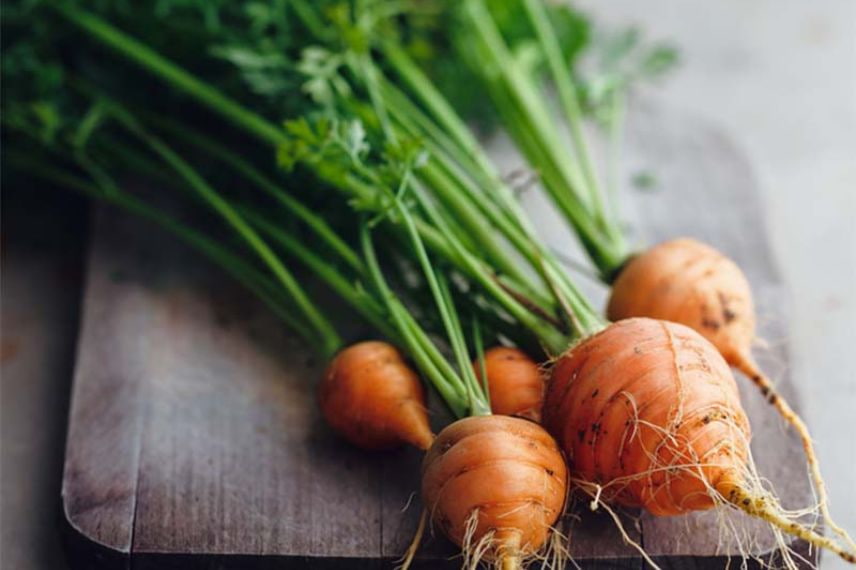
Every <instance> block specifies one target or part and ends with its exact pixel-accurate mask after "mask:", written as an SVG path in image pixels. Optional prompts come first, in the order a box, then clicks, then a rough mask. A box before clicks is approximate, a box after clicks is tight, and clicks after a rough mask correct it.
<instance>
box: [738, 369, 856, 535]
mask: <svg viewBox="0 0 856 570" xmlns="http://www.w3.org/2000/svg"><path fill="white" fill-rule="evenodd" d="M735 366H736V368H737V369H738V370H740V372H742V373H743V374H745V375H746V376H747V377H748V378H749V379H750V380H752V382H753V383H754V384H755V386H757V387H758V389H759V390H760V391H761V394H763V395H764V397H765V398H766V399H767V401H768V402H769V403H770V404H771V405H772V406H773V407H774V408H776V410H777V411H778V412H779V414H780V415H781V416H782V417H783V418H784V419H785V421H786V422H788V423H789V424H790V425H791V426H793V428H794V429H795V430H796V432H797V435H799V438H800V440H801V441H802V446H803V451H804V452H805V457H806V462H807V463H808V468H809V472H810V473H811V480H812V483H813V484H814V488H815V491H816V492H817V499H818V508H819V509H820V514H821V516H822V517H823V520H824V522H825V523H826V525H827V526H828V527H829V529H830V530H831V531H832V532H834V533H835V534H837V535H838V536H839V537H840V538H841V539H842V540H843V541H844V542H845V544H846V545H847V547H848V548H849V549H850V550H852V551H854V552H856V542H853V539H852V538H850V535H849V534H847V531H845V530H844V529H843V528H841V527H840V526H839V525H837V524H835V521H834V520H833V519H832V514H831V513H830V512H829V499H828V495H827V493H826V484H825V483H824V481H823V476H822V475H821V474H820V464H819V462H818V460H817V454H816V453H815V451H814V443H813V442H812V440H811V434H810V433H809V431H808V427H807V426H806V425H805V422H803V420H802V418H800V417H799V415H798V414H797V413H796V412H795V411H794V410H793V409H792V408H791V406H790V405H789V404H788V402H787V401H786V400H785V399H784V398H782V396H781V395H780V394H779V393H778V392H777V391H776V388H775V386H773V383H772V382H771V381H770V379H769V378H768V377H767V376H766V375H765V374H764V373H763V372H761V369H760V368H759V367H758V365H757V364H756V363H755V361H754V360H753V359H752V357H751V356H749V355H746V354H741V355H738V359H737V361H736V362H735Z"/></svg>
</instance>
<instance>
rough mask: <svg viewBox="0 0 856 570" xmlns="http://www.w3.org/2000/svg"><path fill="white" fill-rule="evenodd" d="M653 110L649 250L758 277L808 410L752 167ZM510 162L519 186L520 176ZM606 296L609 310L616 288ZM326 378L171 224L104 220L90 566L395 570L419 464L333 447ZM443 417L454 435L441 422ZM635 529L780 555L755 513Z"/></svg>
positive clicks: (693, 557) (591, 551)
mask: <svg viewBox="0 0 856 570" xmlns="http://www.w3.org/2000/svg"><path fill="white" fill-rule="evenodd" d="M642 107H643V108H641V109H640V110H639V112H637V113H634V114H633V116H634V119H633V122H632V124H631V127H630V131H629V134H628V141H629V142H628V144H629V153H628V157H627V161H626V164H627V169H628V173H633V172H637V171H642V170H645V171H650V172H653V173H655V174H656V177H657V178H656V182H655V183H654V185H653V186H652V187H650V188H648V189H647V190H645V191H641V190H638V189H637V190H634V189H627V190H626V194H627V195H626V196H624V197H623V198H622V200H623V204H624V206H625V209H626V211H625V212H624V217H625V218H627V219H629V220H630V227H629V229H628V231H629V232H630V235H631V236H633V238H634V239H636V240H638V241H639V243H640V244H644V243H654V242H656V241H659V240H662V239H667V238H669V237H675V236H683V235H688V236H695V237H698V238H701V239H703V240H705V241H707V242H710V243H712V244H713V245H715V246H716V247H718V248H720V249H721V250H722V251H724V252H726V253H727V254H728V255H730V256H731V257H733V258H734V259H735V260H736V261H737V262H738V263H739V264H740V265H741V266H742V267H743V268H745V270H746V272H747V274H748V276H749V279H750V281H751V282H752V286H753V288H754V291H755V293H756V296H757V299H758V305H759V307H758V311H759V315H760V317H761V318H760V325H761V330H760V334H761V337H762V338H764V339H766V340H767V341H768V347H767V348H765V349H763V350H759V351H758V357H759V359H760V360H761V361H762V364H763V365H764V366H765V368H766V369H767V370H768V371H769V372H770V373H771V374H772V375H773V376H774V377H775V378H777V379H778V381H779V383H780V386H781V389H782V391H783V392H784V393H785V395H786V396H792V389H791V386H790V378H789V376H788V370H787V362H788V360H787V358H788V356H787V341H786V339H787V329H786V327H785V324H784V323H785V322H786V315H785V314H783V312H782V311H783V309H785V308H786V307H787V306H788V303H787V297H786V295H785V293H784V290H783V287H782V284H781V281H780V276H779V273H778V271H777V269H776V267H775V263H774V261H773V255H772V253H771V251H770V248H769V244H768V241H767V237H766V230H765V227H764V217H763V215H762V212H763V208H762V206H761V201H760V196H759V194H758V189H757V187H756V184H755V181H754V179H753V176H752V173H751V171H750V169H749V168H748V165H747V162H746V160H745V159H744V158H743V157H742V156H741V155H740V153H739V152H737V151H736V150H735V148H734V146H733V145H732V144H731V143H730V142H729V140H728V139H727V138H726V137H724V136H722V134H721V133H719V132H718V131H717V130H715V129H713V128H711V127H710V126H709V125H707V124H705V123H704V122H702V121H699V120H697V119H694V118H692V117H687V116H682V115H678V114H675V113H674V112H673V111H669V112H663V111H658V110H657V109H656V107H650V106H645V105H643V106H642ZM497 146H498V147H499V148H498V151H497V152H498V155H497V156H498V162H499V163H500V166H501V167H502V168H503V169H504V170H511V169H513V168H514V167H516V166H517V165H519V161H518V160H517V159H516V158H513V157H512V156H511V155H510V154H509V153H508V152H507V148H506V149H505V150H503V148H502V147H503V144H502V143H499V144H498V145H497ZM506 146H507V145H506ZM526 201H527V207H528V208H530V210H531V211H532V212H533V215H534V216H535V217H536V219H537V220H538V221H539V224H538V225H539V227H544V228H545V229H546V230H547V231H546V232H545V233H546V236H547V238H548V239H549V240H550V242H551V243H552V244H553V245H554V246H555V247H557V248H561V249H563V250H569V249H574V248H575V246H574V245H572V244H573V243H574V242H573V240H572V238H570V237H569V236H567V235H566V234H565V233H564V232H563V231H561V230H559V229H558V228H560V224H559V223H558V221H557V220H556V219H555V216H554V215H553V214H551V213H550V212H549V211H548V209H547V208H545V204H544V202H543V200H542V199H540V198H538V197H537V196H527V197H526ZM590 292H591V294H592V295H593V296H594V298H598V299H602V298H603V295H604V293H603V291H602V290H601V289H598V288H596V287H594V286H592V288H591V289H590ZM353 333H354V337H355V338H356V337H359V336H360V334H361V331H353ZM322 367H323V363H321V362H317V361H314V360H313V359H311V358H308V357H307V351H306V350H305V349H304V348H303V347H302V346H301V345H300V344H299V342H298V341H296V340H295V339H293V338H292V337H291V336H289V334H288V333H287V332H286V331H285V329H284V327H283V326H282V325H281V324H280V323H279V322H277V321H276V320H275V319H274V318H272V317H271V316H270V315H269V314H267V313H266V312H265V310H264V308H263V307H262V306H261V305H260V304H259V303H257V302H256V301H255V300H254V299H252V298H250V296H249V295H247V294H246V293H245V292H244V291H243V290H242V289H240V287H239V286H237V285H236V284H234V283H232V282H231V281H229V280H228V279H225V278H224V277H223V275H222V274H221V273H220V272H219V271H218V270H216V269H215V268H212V267H210V266H208V265H207V264H205V263H204V262H202V261H201V260H199V259H197V258H196V256H195V254H194V253H192V252H190V251H188V250H186V249H184V248H183V247H181V246H179V245H176V244H174V243H172V242H171V241H170V240H169V239H168V238H165V237H164V236H162V235H161V234H160V232H159V230H157V229H156V228H153V227H152V226H150V225H147V224H144V223H142V222H139V221H137V220H133V219H130V218H128V217H126V216H124V215H121V214H119V213H117V212H116V211H114V210H109V209H99V210H98V214H97V215H96V216H95V221H94V228H93V237H92V243H91V248H90V252H89V260H88V269H87V277H86V289H85V296H84V307H83V324H82V332H81V336H80V344H79V349H78V361H77V367H76V373H75V377H74V389H73V399H72V404H71V411H70V421H69V432H68V446H67V452H66V463H65V475H64V481H63V490H62V492H63V506H64V515H65V521H66V523H67V524H66V527H67V537H68V541H67V542H68V545H69V551H70V553H71V557H72V561H73V563H74V565H75V566H77V567H82V568H134V569H135V570H145V569H154V568H159V569H160V568H275V567H276V568H280V567H288V568H291V567H295V568H297V567H305V568H334V567H342V568H357V567H360V568H362V567H365V568H391V567H392V566H393V565H394V562H393V561H394V560H395V559H397V558H398V557H400V556H401V554H402V553H403V552H404V550H405V548H406V546H407V544H408V543H409V540H410V538H411V536H412V534H413V532H414V530H415V527H416V520H417V518H418V516H419V512H420V509H421V505H420V501H419V498H418V496H415V494H416V491H417V489H418V481H419V461H420V456H419V454H418V453H417V452H415V451H413V450H400V451H396V452H392V453H386V454H368V453H364V452H361V451H357V450H354V449H352V448H350V447H349V446H348V445H346V444H344V443H343V442H342V441H341V440H339V439H338V438H337V437H336V436H335V435H334V434H332V433H331V432H330V431H329V430H328V429H327V428H326V426H325V425H324V424H323V422H322V421H321V419H320V416H319V413H318V411H317V408H316V405H315V401H314V384H315V382H316V381H317V379H318V378H319V375H320V373H321V370H322ZM739 382H740V384H741V388H742V390H741V391H742V394H743V397H744V403H745V406H746V408H747V411H748V413H749V415H750V418H751V420H752V425H753V431H754V443H753V453H754V455H755V459H756V462H757V464H758V467H759V469H760V472H761V473H762V474H763V475H764V476H765V477H767V478H768V479H769V480H770V481H771V483H772V484H773V485H774V487H775V489H776V492H777V493H778V495H779V496H780V497H782V498H783V501H784V503H785V505H786V506H788V507H799V506H805V505H808V504H811V501H812V497H811V492H810V488H809V486H808V482H807V479H806V473H805V468H804V465H805V463H804V460H803V458H802V454H801V448H800V445H799V443H798V441H797V440H796V438H794V437H793V435H792V434H790V433H788V432H787V431H786V430H785V429H784V427H783V423H782V422H781V421H780V420H779V419H778V417H777V416H776V415H775V414H774V413H773V412H772V410H771V409H769V408H768V407H767V406H766V405H765V404H764V402H763V401H762V399H761V398H760V396H759V395H758V394H756V393H755V392H754V390H753V389H751V388H750V387H749V385H748V384H749V383H748V382H747V381H745V379H743V378H739ZM435 404H436V403H435ZM433 408H434V409H435V410H437V412H435V414H434V421H435V423H437V424H438V427H439V425H442V424H441V422H442V418H443V414H442V412H441V411H440V410H441V407H439V406H436V405H435V406H434V407H433ZM622 520H623V521H624V526H625V528H626V530H627V532H628V534H629V535H630V536H631V537H632V538H633V539H634V540H636V541H638V542H639V543H640V544H642V545H644V547H645V549H646V550H647V551H648V552H649V553H650V554H651V555H653V556H655V557H657V558H658V560H659V562H660V563H661V564H662V565H663V566H664V567H681V568H685V567H704V568H721V567H723V566H724V564H725V563H726V561H727V560H728V558H729V557H733V556H734V555H736V554H737V553H738V552H739V548H740V547H739V545H738V544H737V542H736V540H735V537H739V538H740V542H741V543H742V545H743V548H744V550H746V551H748V552H749V553H751V554H753V555H759V556H762V557H764V556H769V555H770V553H771V552H772V551H773V549H774V543H773V541H772V538H771V535H770V533H769V532H768V531H767V530H766V529H765V528H764V525H762V524H758V523H756V522H754V521H751V520H748V519H747V518H746V517H744V516H742V515H740V514H737V513H735V514H733V516H729V518H728V520H729V521H731V522H732V523H733V526H731V527H729V528H732V529H733V532H725V533H720V530H719V529H720V526H719V524H718V522H719V518H718V515H717V514H716V513H702V514H694V515H689V516H683V517H673V518H655V517H651V516H648V515H645V514H640V513H639V512H626V513H622ZM565 524H566V527H567V528H568V529H569V530H570V534H571V553H572V555H573V557H574V559H575V560H576V561H577V563H579V564H580V565H581V566H582V567H583V568H600V567H603V568H617V567H620V568H642V567H643V563H642V561H641V559H640V558H639V556H638V555H637V553H636V551H635V550H633V549H632V548H631V547H629V546H628V545H626V544H624V543H623V542H622V540H621V538H620V537H619V535H618V533H617V530H616V529H615V525H614V524H613V522H612V519H611V518H610V517H609V516H607V515H606V514H605V513H603V512H601V511H599V512H591V511H590V510H589V508H588V505H587V503H586V502H585V501H578V504H576V505H575V506H574V507H573V508H572V509H571V513H570V515H569V516H568V517H567V518H566V521H565ZM797 547H798V548H799V549H800V551H801V552H803V554H804V555H807V553H806V550H807V549H805V548H804V545H797ZM453 555H454V549H453V548H452V547H451V546H450V545H449V544H447V543H446V541H445V540H444V539H443V538H442V537H440V536H439V535H438V536H436V537H429V538H428V539H427V540H426V541H425V543H424V545H423V547H422V549H421V551H420V556H419V560H418V564H419V565H421V567H424V568H439V567H447V566H448V567H456V566H458V565H459V564H460V561H459V560H456V559H451V560H450V559H449V558H450V557H451V556H453ZM807 556H808V555H807Z"/></svg>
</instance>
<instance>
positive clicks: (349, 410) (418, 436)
mask: <svg viewBox="0 0 856 570" xmlns="http://www.w3.org/2000/svg"><path fill="white" fill-rule="evenodd" d="M318 401H319V404H320V407H321V412H322V414H323V415H324V418H325V419H326V420H327V423H328V424H329V425H330V426H331V427H332V428H333V429H334V430H336V431H337V432H338V433H339V434H340V435H342V436H343V437H344V438H345V439H347V440H348V441H350V442H351V443H353V444H354V445H356V446H358V447H361V448H363V449H368V450H384V449H391V448H394V447H398V446H400V445H402V444H404V443H409V444H411V445H413V446H415V447H417V448H419V449H423V450H424V449H428V447H430V446H431V443H432V441H433V440H434V435H433V433H432V432H431V428H430V426H429V424H428V413H427V411H426V407H425V392H424V390H423V388H422V384H421V383H420V381H419V377H418V376H417V374H416V373H415V372H414V371H413V369H412V368H410V366H408V365H407V363H406V362H405V360H404V357H403V356H402V354H401V352H399V351H398V349H397V348H395V347H394V346H392V345H391V344H388V343H385V342H380V341H365V342H360V343H357V344H354V345H351V346H349V347H347V348H345V349H344V350H342V351H341V352H339V353H338V354H337V355H336V356H335V358H333V360H332V362H330V365H329V366H328V367H327V370H326V372H325V373H324V378H323V380H322V381H321V384H320V386H319V388H318Z"/></svg>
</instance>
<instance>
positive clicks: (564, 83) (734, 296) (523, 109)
mask: <svg viewBox="0 0 856 570" xmlns="http://www.w3.org/2000/svg"><path fill="white" fill-rule="evenodd" d="M522 5H523V6H525V13H526V19H527V20H528V22H529V24H530V25H531V29H532V30H533V31H534V34H535V40H536V41H535V42H533V45H534V46H536V48H537V49H539V50H540V52H541V54H540V55H542V56H543V57H544V60H545V61H546V62H549V70H550V75H551V77H552V80H553V83H554V86H555V87H556V90H557V94H558V95H559V101H560V102H561V105H560V109H561V111H562V114H563V122H564V123H565V126H566V127H567V128H568V131H569V132H570V134H571V137H570V142H571V146H572V147H573V149H572V152H567V149H564V148H563V147H562V146H561V145H556V144H555V143H554V142H553V141H555V140H556V137H557V136H558V135H557V130H556V129H555V128H554V125H555V122H554V121H553V120H551V118H550V117H548V116H546V115H544V112H543V109H545V108H549V105H548V104H547V102H546V99H545V98H543V93H542V92H540V90H539V89H537V88H536V87H533V86H531V85H528V84H527V81H526V79H527V78H526V77H525V75H522V74H520V70H519V69H517V68H515V66H510V65H507V64H506V63H505V62H506V61H507V60H508V57H509V56H508V54H509V53H510V52H511V50H510V47H509V46H508V45H506V43H505V41H504V39H503V37H502V34H501V33H500V32H499V30H498V28H497V25H496V22H495V21H494V20H493V17H492V14H491V11H490V10H489V9H488V7H487V3H485V2H483V1H482V0H472V1H471V2H468V3H467V10H464V11H463V15H464V19H465V21H466V25H465V26H463V27H462V29H463V30H464V31H465V33H467V34H468V35H469V36H471V37H472V38H473V41H474V42H476V43H480V44H481V48H480V49H478V50H465V51H462V54H463V55H464V56H465V58H467V60H468V61H469V62H470V64H471V69H472V70H473V71H474V72H475V73H476V75H478V76H480V77H481V78H482V79H483V80H484V81H485V82H486V84H487V85H488V86H489V89H488V91H489V92H490V93H491V96H492V99H493V102H494V105H495V107H496V110H497V111H498V112H499V114H500V115H501V116H502V117H503V119H504V122H505V123H506V126H507V127H508V132H509V134H511V136H512V137H513V138H514V139H515V142H516V144H517V146H518V147H519V149H520V150H521V151H522V153H523V154H524V155H525V156H526V158H527V160H528V162H529V163H530V165H531V167H532V168H533V169H534V170H535V171H537V172H539V173H540V174H541V180H542V182H543V186H544V189H545V190H546V192H547V194H548V195H549V196H550V197H551V198H552V200H553V202H554V204H555V205H556V207H557V209H558V210H559V211H560V212H561V214H562V215H563V216H564V217H565V219H566V220H567V222H568V223H569V225H570V226H571V227H572V228H573V230H574V231H575V232H576V233H577V234H578V236H579V238H580V241H581V244H582V245H583V247H584V249H585V250H586V252H587V254H588V256H589V257H590V259H591V260H592V262H593V263H594V265H595V266H596V267H597V270H598V274H599V277H600V279H601V280H602V281H603V282H604V283H606V284H610V285H612V286H613V293H612V297H611V299H610V303H609V310H608V315H609V318H610V319H612V320H617V319H622V318H630V317H652V318H661V319H667V320H671V321H675V322H679V323H683V324H686V325H687V326H690V327H692V328H694V329H695V330H697V331H698V332H699V333H701V334H702V335H704V336H705V337H707V338H708V339H709V340H710V341H711V342H713V344H714V345H715V346H716V347H717V348H719V349H720V351H721V352H722V355H723V356H724V357H725V359H726V360H727V361H728V363H729V364H731V365H732V366H734V367H735V368H737V369H739V370H740V371H741V372H743V373H744V374H745V375H746V376H748V377H749V378H750V379H751V380H752V382H753V383H755V384H756V386H757V387H758V388H759V389H760V390H761V392H762V393H763V394H764V395H765V396H766V397H767V399H768V400H769V402H770V403H771V404H772V405H773V406H774V407H775V409H776V410H777V411H778V413H779V414H780V415H781V416H782V417H783V418H784V419H785V420H786V421H787V422H788V423H789V424H791V425H792V426H793V427H794V428H795V430H796V431H797V432H798V435H799V437H800V439H801V440H802V445H803V448H804V450H805V455H806V460H807V463H808V466H809V470H810V474H811V479H812V482H813V484H814V487H815V489H816V491H817V495H818V499H819V501H818V504H819V508H820V511H821V513H822V514H823V516H824V518H826V519H827V521H828V524H829V526H830V528H831V529H832V530H833V531H834V532H835V533H836V534H838V535H839V536H841V537H842V538H843V539H844V540H845V541H847V542H848V543H849V544H851V545H852V546H853V547H854V548H856V544H854V543H853V541H852V540H851V539H850V538H849V537H848V536H847V534H846V532H845V531H844V530H843V529H842V528H840V527H839V526H837V525H836V524H835V523H834V522H832V520H831V518H830V513H829V510H828V506H827V503H828V498H827V493H826V488H825V484H824V482H823V479H822V477H821V474H820V469H819V466H818V460H817V456H816V454H815V451H814V447H813V444H812V441H811V437H810V434H809V432H808V429H807V427H806V425H805V423H804V422H803V421H802V419H801V418H800V417H799V416H798V415H797V414H796V413H795V412H794V410H793V409H791V407H790V406H789V405H788V403H787V402H786V401H785V400H784V399H782V397H781V395H779V394H777V393H776V391H775V389H774V386H773V384H772V382H771V381H770V379H769V378H767V377H766V376H765V375H764V374H763V373H762V372H761V370H760V369H759V367H758V366H757V365H756V364H755V362H754V360H753V359H752V356H751V351H750V347H751V343H752V341H753V340H754V337H755V315H754V308H753V304H752V295H751V291H750V288H749V284H748V282H747V280H746V278H745V277H744V275H743V273H742V272H741V271H740V269H739V267H737V265H736V264H734V263H733V262H732V261H730V260H729V259H727V258H726V257H725V256H723V255H722V254H720V253H718V252H717V251H716V250H715V249H713V248H711V247H709V246H706V245H703V244H701V243H699V242H697V241H694V240H689V239H679V240H673V241H670V242H666V243H665V244H661V245H659V246H656V247H654V248H652V249H650V250H648V251H647V252H645V253H643V254H641V255H638V256H635V257H633V256H631V255H630V251H629V250H628V247H627V242H626V239H625V235H624V230H623V227H622V223H621V220H620V219H619V216H618V215H617V209H616V208H615V207H614V206H615V204H613V203H611V200H610V196H609V192H608V188H607V187H604V186H603V185H601V184H600V180H601V179H603V180H611V185H612V186H613V187H614V177H611V176H610V172H607V173H606V174H607V175H606V176H604V177H598V176H596V173H595V170H596V169H595V164H594V162H593V161H592V160H591V158H590V157H591V153H590V152H589V148H588V146H589V145H588V142H587V140H586V138H587V137H586V136H585V130H584V129H583V124H582V123H583V116H582V114H581V108H582V106H581V101H580V99H579V97H580V95H579V93H578V92H577V87H576V85H575V79H576V78H573V77H571V75H570V74H569V73H568V71H567V69H566V66H565V65H563V63H562V59H561V52H560V50H558V49H557V46H558V38H557V37H556V34H555V30H554V29H553V27H552V26H550V22H549V14H548V12H547V10H546V9H545V7H544V3H543V2H539V1H538V0H523V2H522ZM470 52H471V53H470ZM620 91H621V89H620V88H619V89H618V91H616V92H615V93H613V94H612V96H611V97H608V98H607V99H606V100H607V101H608V103H607V106H606V107H605V108H604V109H602V112H603V113H604V115H603V116H604V117H608V119H607V122H608V123H609V124H610V128H609V131H610V137H611V139H612V140H611V142H612V144H610V150H609V155H610V156H608V157H607V160H606V163H607V164H608V165H610V170H611V171H612V172H615V171H616V165H617V164H618V149H619V147H620V144H619V143H620V139H621V135H620V131H621V124H620V123H621V117H622V116H623V114H624V107H623V101H624V100H625V97H624V96H623V94H622V93H621V92H620ZM571 154H572V155H574V156H575V157H577V158H578V160H577V161H568V160H567V159H566V157H567V156H568V155H571Z"/></svg>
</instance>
